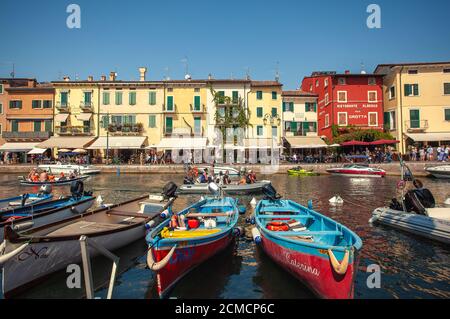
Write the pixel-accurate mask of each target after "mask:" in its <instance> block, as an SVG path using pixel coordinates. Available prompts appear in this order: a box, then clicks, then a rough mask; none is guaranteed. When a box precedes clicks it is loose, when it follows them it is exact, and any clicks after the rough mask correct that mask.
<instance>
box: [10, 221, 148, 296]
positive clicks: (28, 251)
mask: <svg viewBox="0 0 450 319" xmlns="http://www.w3.org/2000/svg"><path fill="white" fill-rule="evenodd" d="M144 236H145V227H144V225H143V224H139V225H137V226H136V227H134V228H131V229H129V230H127V231H122V232H114V233H111V234H107V235H102V236H92V237H91V236H90V237H89V240H90V241H94V242H95V243H98V244H100V245H102V246H103V247H105V248H106V249H108V250H110V251H112V250H115V249H118V248H121V247H124V246H126V245H128V244H130V243H132V242H134V241H136V240H138V239H139V238H143V237H144ZM89 252H90V255H91V256H96V255H98V253H97V251H96V250H95V249H90V250H89ZM79 262H81V250H80V241H79V238H76V239H72V240H65V241H48V242H38V243H30V244H29V245H28V246H27V248H25V250H23V251H22V252H21V253H19V254H18V255H17V256H15V257H14V258H12V259H10V260H8V262H6V263H5V264H4V266H3V274H2V276H3V278H2V279H3V280H2V283H3V293H4V295H5V298H10V297H13V296H15V295H17V294H19V293H20V292H22V291H24V290H26V289H27V288H29V287H31V286H33V285H35V284H36V283H37V282H39V281H40V279H42V278H43V277H46V276H48V275H50V274H51V273H53V272H56V271H58V270H61V269H64V268H65V267H66V266H67V265H69V264H75V263H79Z"/></svg>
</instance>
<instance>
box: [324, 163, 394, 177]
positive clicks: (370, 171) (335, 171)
mask: <svg viewBox="0 0 450 319" xmlns="http://www.w3.org/2000/svg"><path fill="white" fill-rule="evenodd" d="M327 172H328V173H330V174H332V175H341V176H349V177H385V176H386V171H385V170H382V169H380V168H375V167H369V165H360V164H345V165H344V166H342V167H334V168H328V169H327Z"/></svg>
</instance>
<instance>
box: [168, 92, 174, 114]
mask: <svg viewBox="0 0 450 319" xmlns="http://www.w3.org/2000/svg"><path fill="white" fill-rule="evenodd" d="M167 110H168V111H173V96H168V97H167Z"/></svg>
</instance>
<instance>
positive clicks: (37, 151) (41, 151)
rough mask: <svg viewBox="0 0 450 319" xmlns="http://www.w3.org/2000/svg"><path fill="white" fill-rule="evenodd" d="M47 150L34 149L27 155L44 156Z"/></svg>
mask: <svg viewBox="0 0 450 319" xmlns="http://www.w3.org/2000/svg"><path fill="white" fill-rule="evenodd" d="M46 150H47V149H46V148H33V149H32V150H31V151H29V152H28V153H27V154H29V155H32V154H44V153H45V151H46Z"/></svg>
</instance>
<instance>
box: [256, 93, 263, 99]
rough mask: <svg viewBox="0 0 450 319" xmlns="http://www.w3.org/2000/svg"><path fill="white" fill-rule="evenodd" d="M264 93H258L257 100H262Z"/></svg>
mask: <svg viewBox="0 0 450 319" xmlns="http://www.w3.org/2000/svg"><path fill="white" fill-rule="evenodd" d="M262 96H263V92H262V91H256V98H257V99H258V100H262Z"/></svg>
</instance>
